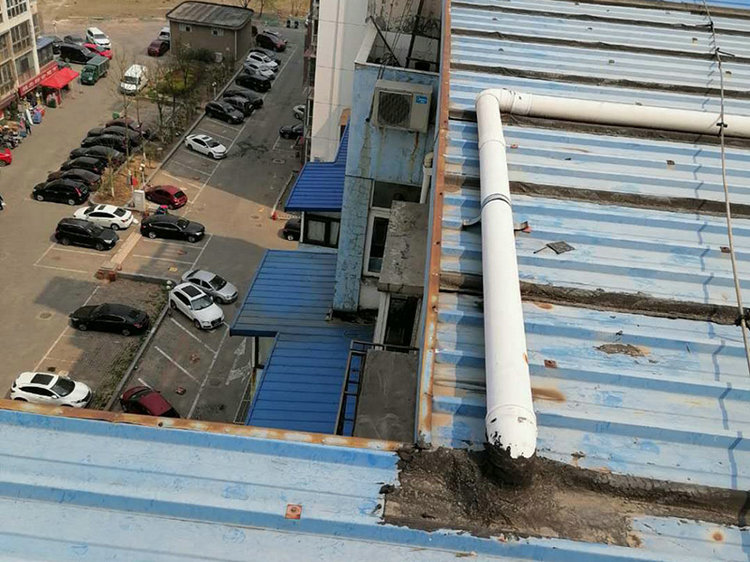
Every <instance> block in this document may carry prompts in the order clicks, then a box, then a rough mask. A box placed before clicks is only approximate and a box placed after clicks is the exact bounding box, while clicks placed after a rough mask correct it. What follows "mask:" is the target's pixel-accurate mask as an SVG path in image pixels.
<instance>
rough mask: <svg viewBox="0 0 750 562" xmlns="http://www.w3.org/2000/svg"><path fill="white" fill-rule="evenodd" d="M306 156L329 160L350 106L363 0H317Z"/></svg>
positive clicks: (363, 26) (362, 25)
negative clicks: (312, 96)
mask: <svg viewBox="0 0 750 562" xmlns="http://www.w3.org/2000/svg"><path fill="white" fill-rule="evenodd" d="M318 13H319V22H318V48H317V56H316V62H315V99H314V106H313V121H312V131H311V137H312V142H311V147H310V159H311V160H316V159H317V160H322V161H329V160H333V159H334V158H335V157H336V150H337V149H338V146H339V120H340V118H341V114H342V111H343V110H344V109H346V108H349V107H351V104H352V85H353V81H354V59H355V58H356V56H357V52H358V51H359V47H360V45H361V44H362V41H363V39H364V37H365V30H366V29H367V25H366V23H365V20H366V18H367V0H320V8H319V12H318Z"/></svg>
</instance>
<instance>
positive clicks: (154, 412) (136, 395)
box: [120, 386, 180, 418]
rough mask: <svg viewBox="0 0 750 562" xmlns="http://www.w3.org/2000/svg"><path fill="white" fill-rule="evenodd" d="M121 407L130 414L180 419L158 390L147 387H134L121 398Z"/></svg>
mask: <svg viewBox="0 0 750 562" xmlns="http://www.w3.org/2000/svg"><path fill="white" fill-rule="evenodd" d="M120 407H121V408H122V411H123V412H126V413H128V414H140V415H142V416H159V417H162V418H179V417H180V414H178V413H177V410H175V409H174V408H173V407H172V405H171V404H170V403H169V402H167V400H166V399H165V398H164V397H163V396H162V395H161V394H160V393H159V392H158V391H156V390H154V389H152V388H149V387H147V386H134V387H132V388H129V389H127V390H126V391H125V392H123V393H122V395H121V396H120Z"/></svg>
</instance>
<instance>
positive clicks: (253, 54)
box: [245, 51, 279, 72]
mask: <svg viewBox="0 0 750 562" xmlns="http://www.w3.org/2000/svg"><path fill="white" fill-rule="evenodd" d="M250 61H253V62H256V63H258V64H264V65H266V66H267V67H268V68H270V69H271V70H273V71H274V72H277V71H278V70H279V63H278V62H276V61H275V60H274V59H272V58H271V57H269V56H268V55H267V54H265V53H261V52H258V51H250V53H249V54H248V55H247V57H245V62H250Z"/></svg>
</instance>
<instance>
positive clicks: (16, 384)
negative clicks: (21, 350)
mask: <svg viewBox="0 0 750 562" xmlns="http://www.w3.org/2000/svg"><path fill="white" fill-rule="evenodd" d="M92 396H93V393H92V392H91V389H90V388H89V387H88V386H87V385H85V384H83V383H82V382H76V381H74V380H72V379H69V378H68V377H62V376H60V375H56V374H55V373H30V372H27V373H21V374H20V375H18V377H16V380H15V381H13V384H12V385H11V387H10V397H11V399H13V400H19V401H21V402H30V403H32V404H49V405H50V406H69V407H71V408H85V407H86V406H88V404H89V402H91V397H92Z"/></svg>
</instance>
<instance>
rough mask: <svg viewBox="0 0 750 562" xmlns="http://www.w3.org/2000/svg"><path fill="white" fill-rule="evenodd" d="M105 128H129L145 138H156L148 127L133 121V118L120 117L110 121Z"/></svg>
mask: <svg viewBox="0 0 750 562" xmlns="http://www.w3.org/2000/svg"><path fill="white" fill-rule="evenodd" d="M104 126H105V127H127V128H128V129H130V130H131V131H135V132H136V133H140V134H141V136H143V138H146V139H151V138H153V137H154V132H153V131H152V130H151V129H149V128H148V126H147V125H145V124H143V123H140V122H138V121H136V120H135V119H133V118H132V117H127V116H125V117H118V118H116V119H112V120H110V121H107V122H106V123H105V124H104Z"/></svg>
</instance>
